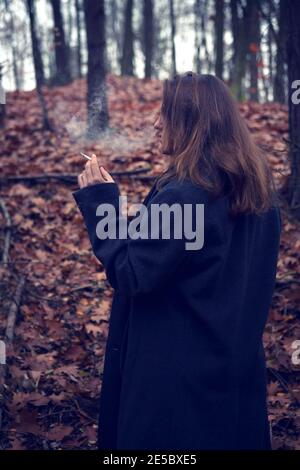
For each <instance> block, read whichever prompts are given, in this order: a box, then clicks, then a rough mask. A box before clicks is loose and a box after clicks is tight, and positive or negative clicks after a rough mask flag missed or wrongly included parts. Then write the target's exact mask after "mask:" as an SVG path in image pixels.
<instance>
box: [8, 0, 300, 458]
mask: <svg viewBox="0 0 300 470" xmlns="http://www.w3.org/2000/svg"><path fill="white" fill-rule="evenodd" d="M299 12H300V2H299V1H298V0H262V1H256V0H186V1H179V0H144V1H140V2H138V1H136V0H126V1H121V0H106V1H105V2H104V1H103V0H102V1H101V0H51V1H50V0H36V1H34V0H12V1H9V0H0V18H1V22H0V41H1V47H0V82H1V86H0V168H1V175H0V223H1V226H0V255H1V264H0V299H1V303H0V339H3V340H5V342H6V345H7V363H6V365H1V366H0V367H1V369H0V379H1V393H0V449H22V450H23V449H44V450H56V449H95V448H96V433H97V410H98V400H99V391H100V387H101V378H102V371H103V359H104V352H105V344H106V338H107V329H108V321H109V309H110V305H111V299H112V289H111V288H110V287H109V285H108V283H107V281H106V277H105V274H104V271H103V268H102V266H101V265H100V264H99V262H98V261H97V260H96V258H95V257H94V256H93V255H92V252H91V249H90V244H89V241H88V237H87V233H86V230H85V227H84V224H83V219H82V216H81V214H80V212H79V210H78V208H77V207H76V205H75V203H74V200H73V198H72V195H71V192H72V191H74V190H75V189H77V174H78V173H79V172H81V171H82V169H83V165H84V163H85V160H84V159H83V157H81V156H80V154H79V152H80V151H83V152H85V153H87V154H91V153H92V152H94V153H96V154H97V156H98V158H99V160H101V162H102V163H103V165H104V166H105V167H106V168H107V169H108V171H110V172H111V173H112V174H113V176H114V178H115V180H116V181H117V182H118V183H119V185H120V190H121V193H124V194H127V195H128V196H129V200H130V201H129V202H140V201H141V199H142V198H143V197H145V195H146V194H147V192H148V191H149V189H150V187H151V183H152V181H153V177H154V176H155V175H157V174H159V173H160V172H161V171H162V170H163V169H164V165H165V162H164V160H163V158H162V156H161V155H160V153H159V151H158V146H157V142H156V139H155V136H154V131H153V122H154V118H155V116H156V113H157V111H158V110H159V107H160V100H161V90H162V80H163V79H164V78H166V77H168V76H172V75H174V74H175V73H176V72H179V73H180V72H184V71H187V70H194V71H196V72H198V73H213V74H216V75H217V76H219V77H220V78H222V79H223V80H224V81H225V82H226V83H227V84H228V86H229V87H230V88H231V90H232V93H233V94H234V96H235V97H236V99H237V100H238V101H239V106H240V110H241V113H242V115H243V116H244V117H245V119H246V121H247V124H248V126H249V129H250V131H251V132H252V134H253V136H254V138H255V140H256V142H257V143H258V144H259V145H260V147H261V148H262V149H263V150H264V151H265V154H266V158H268V160H269V162H270V165H271V166H272V168H273V170H274V176H275V179H276V184H277V187H278V190H279V193H280V204H281V211H282V218H283V230H282V237H281V247H280V258H279V262H278V273H277V281H276V289H275V293H274V297H273V302H272V307H271V310H270V315H269V320H268V324H267V327H266V331H265V335H264V343H265V347H266V354H267V367H268V382H269V385H268V387H269V419H270V421H271V424H272V433H273V447H274V449H298V450H300V407H299V402H300V376H299V371H300V365H299V364H297V363H296V362H297V359H298V358H297V357H296V361H295V360H294V361H292V357H295V341H299V340H300V325H299V315H300V289H299V285H300V274H299V273H300V269H299V258H300V256H299V248H300V231H299V227H300V153H299V152H300V150H299V149H300V142H299V135H300V115H299V109H300V108H299V104H298V103H297V100H296V101H295V100H294V99H292V94H293V93H294V92H295V90H296V91H297V86H299V84H298V85H297V83H295V81H297V80H300V14H299ZM293 354H294V356H293Z"/></svg>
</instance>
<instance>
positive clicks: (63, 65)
mask: <svg viewBox="0 0 300 470" xmlns="http://www.w3.org/2000/svg"><path fill="white" fill-rule="evenodd" d="M50 1H51V5H52V11H53V19H54V50H55V64H56V74H55V77H54V79H53V83H55V84H57V85H66V84H68V83H70V82H71V72H70V65H69V51H68V48H67V45H66V41H65V32H64V25H63V17H62V12H61V2H60V0H50Z"/></svg>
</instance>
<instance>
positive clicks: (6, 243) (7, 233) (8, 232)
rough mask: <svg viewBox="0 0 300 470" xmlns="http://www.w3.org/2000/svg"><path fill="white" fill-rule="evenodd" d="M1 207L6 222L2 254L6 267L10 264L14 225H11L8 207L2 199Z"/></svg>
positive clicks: (0, 201)
mask: <svg viewBox="0 0 300 470" xmlns="http://www.w3.org/2000/svg"><path fill="white" fill-rule="evenodd" d="M0 207H1V209H2V212H3V215H4V218H5V220H6V225H5V238H4V248H3V253H2V263H3V264H5V265H6V264H7V262H8V254H9V247H10V236H11V228H12V223H11V218H10V215H9V212H8V209H7V207H6V204H5V202H4V200H3V199H2V198H0Z"/></svg>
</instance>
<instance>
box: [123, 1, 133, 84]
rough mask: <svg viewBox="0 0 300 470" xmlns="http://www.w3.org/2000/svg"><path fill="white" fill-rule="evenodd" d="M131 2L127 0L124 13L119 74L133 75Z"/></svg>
mask: <svg viewBox="0 0 300 470" xmlns="http://www.w3.org/2000/svg"><path fill="white" fill-rule="evenodd" d="M132 12H133V0H127V1H126V4H125V11H124V30H123V52H122V59H121V74H122V75H134V71H133V61H134V49H133V27H132Z"/></svg>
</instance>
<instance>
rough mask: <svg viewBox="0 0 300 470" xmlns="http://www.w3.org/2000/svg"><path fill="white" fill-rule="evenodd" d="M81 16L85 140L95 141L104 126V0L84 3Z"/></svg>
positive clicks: (105, 109) (106, 113)
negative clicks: (85, 51)
mask: <svg viewBox="0 0 300 470" xmlns="http://www.w3.org/2000/svg"><path fill="white" fill-rule="evenodd" d="M84 15H85V25H86V35H87V49H88V73H87V87H88V90H87V108H88V129H87V137H89V138H97V137H98V136H99V135H101V133H102V131H104V130H105V129H106V128H107V126H108V121H109V118H108V106H107V97H106V81H105V79H106V64H105V57H106V53H105V49H106V39H105V11H104V0H97V2H96V1H95V0H85V2H84Z"/></svg>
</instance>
